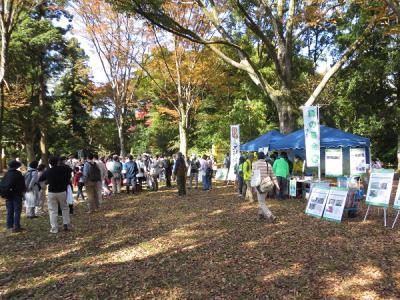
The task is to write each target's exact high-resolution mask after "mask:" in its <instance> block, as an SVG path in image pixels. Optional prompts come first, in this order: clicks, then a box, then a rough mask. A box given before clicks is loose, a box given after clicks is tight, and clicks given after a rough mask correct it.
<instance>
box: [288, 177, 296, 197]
mask: <svg viewBox="0 0 400 300" xmlns="http://www.w3.org/2000/svg"><path fill="white" fill-rule="evenodd" d="M289 196H290V197H296V196H297V180H296V179H290V181H289Z"/></svg>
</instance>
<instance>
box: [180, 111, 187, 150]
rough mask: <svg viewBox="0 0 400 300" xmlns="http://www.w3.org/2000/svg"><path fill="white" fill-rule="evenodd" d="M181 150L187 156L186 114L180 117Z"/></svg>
mask: <svg viewBox="0 0 400 300" xmlns="http://www.w3.org/2000/svg"><path fill="white" fill-rule="evenodd" d="M179 152H181V153H182V154H183V155H185V158H187V128H186V116H183V117H181V118H180V119H179Z"/></svg>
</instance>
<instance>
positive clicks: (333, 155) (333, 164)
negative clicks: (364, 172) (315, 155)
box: [325, 148, 343, 177]
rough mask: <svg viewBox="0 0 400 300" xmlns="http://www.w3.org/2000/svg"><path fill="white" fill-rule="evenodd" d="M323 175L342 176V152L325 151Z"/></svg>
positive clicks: (340, 149) (337, 150) (339, 150)
mask: <svg viewBox="0 0 400 300" xmlns="http://www.w3.org/2000/svg"><path fill="white" fill-rule="evenodd" d="M325 175H326V176H333V177H336V176H342V175H343V150H342V148H339V149H325Z"/></svg>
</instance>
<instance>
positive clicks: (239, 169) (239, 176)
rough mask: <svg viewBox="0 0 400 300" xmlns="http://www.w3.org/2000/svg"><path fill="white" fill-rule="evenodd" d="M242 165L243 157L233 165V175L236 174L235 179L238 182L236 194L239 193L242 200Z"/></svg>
mask: <svg viewBox="0 0 400 300" xmlns="http://www.w3.org/2000/svg"><path fill="white" fill-rule="evenodd" d="M243 164H244V157H243V156H241V157H240V158H239V162H238V163H237V164H236V165H235V174H236V179H237V182H238V193H239V198H242V197H243V196H242V191H243V184H244V180H243Z"/></svg>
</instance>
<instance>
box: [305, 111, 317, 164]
mask: <svg viewBox="0 0 400 300" xmlns="http://www.w3.org/2000/svg"><path fill="white" fill-rule="evenodd" d="M303 117H304V137H305V145H306V161H307V167H319V166H320V161H321V153H320V131H319V115H318V107H316V106H305V107H304V108H303Z"/></svg>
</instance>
